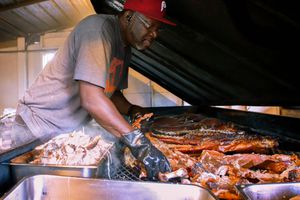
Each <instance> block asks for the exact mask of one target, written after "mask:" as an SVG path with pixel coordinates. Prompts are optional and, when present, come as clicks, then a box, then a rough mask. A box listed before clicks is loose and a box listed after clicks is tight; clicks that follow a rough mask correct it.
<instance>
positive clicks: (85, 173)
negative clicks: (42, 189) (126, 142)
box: [3, 143, 114, 183]
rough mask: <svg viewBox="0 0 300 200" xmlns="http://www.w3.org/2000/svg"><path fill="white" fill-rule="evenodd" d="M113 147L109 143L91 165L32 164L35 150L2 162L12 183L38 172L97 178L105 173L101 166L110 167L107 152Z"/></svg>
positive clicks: (112, 144)
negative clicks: (96, 160)
mask: <svg viewBox="0 0 300 200" xmlns="http://www.w3.org/2000/svg"><path fill="white" fill-rule="evenodd" d="M113 147H114V143H111V144H110V148H107V149H106V152H105V153H104V154H103V156H102V158H101V159H100V161H99V163H98V164H97V165H91V166H68V165H50V164H32V163H30V161H32V160H33V156H34V152H35V150H33V151H29V152H27V153H24V154H22V155H20V156H17V157H15V158H13V159H12V160H10V161H9V162H6V163H3V164H4V165H8V166H9V167H10V170H11V181H12V182H13V183H17V182H18V181H20V180H21V179H22V178H24V177H28V176H33V175H38V174H49V175H61V176H73V177H85V178H98V177H102V176H104V175H103V173H105V172H106V170H105V169H103V168H105V167H110V161H109V158H108V154H109V153H110V150H111V149H112V148H113Z"/></svg>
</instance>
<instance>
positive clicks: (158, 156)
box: [121, 129, 171, 180]
mask: <svg viewBox="0 0 300 200" xmlns="http://www.w3.org/2000/svg"><path fill="white" fill-rule="evenodd" d="M121 140H122V142H123V143H125V144H126V145H127V146H128V147H129V149H130V151H131V153H132V155H133V156H134V157H135V158H136V159H137V160H139V161H140V162H142V163H143V164H144V166H145V168H146V171H147V177H148V178H149V179H151V180H154V179H157V178H158V173H159V172H161V173H165V172H170V171H171V167H170V164H169V162H168V160H167V158H166V157H165V156H164V155H163V154H162V153H161V152H160V151H159V150H158V149H157V148H155V147H154V146H153V145H152V144H151V142H150V141H149V140H148V138H146V137H145V135H144V134H143V133H142V132H141V131H140V130H139V129H136V130H134V131H132V132H129V133H127V134H124V135H123V136H122V137H121Z"/></svg>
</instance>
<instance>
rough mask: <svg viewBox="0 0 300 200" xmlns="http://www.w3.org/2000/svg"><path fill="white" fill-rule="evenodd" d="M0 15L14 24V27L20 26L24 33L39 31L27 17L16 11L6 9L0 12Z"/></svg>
mask: <svg viewBox="0 0 300 200" xmlns="http://www.w3.org/2000/svg"><path fill="white" fill-rule="evenodd" d="M0 17H1V18H2V19H4V20H5V21H6V22H8V23H10V24H12V25H13V26H14V27H18V29H19V30H20V31H21V32H24V33H35V32H37V29H36V27H34V25H33V24H31V23H30V22H28V21H27V20H26V19H23V18H22V17H20V15H18V14H17V13H16V12H14V11H5V12H0Z"/></svg>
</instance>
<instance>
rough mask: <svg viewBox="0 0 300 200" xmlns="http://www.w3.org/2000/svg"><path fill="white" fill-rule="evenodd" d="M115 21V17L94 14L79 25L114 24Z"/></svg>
mask: <svg viewBox="0 0 300 200" xmlns="http://www.w3.org/2000/svg"><path fill="white" fill-rule="evenodd" d="M114 21H115V16H113V15H105V14H92V15H89V16H87V17H85V18H84V19H82V20H81V21H80V23H79V25H82V24H87V25H88V24H91V25H95V24H97V25H101V24H104V23H105V22H111V23H113V22H114Z"/></svg>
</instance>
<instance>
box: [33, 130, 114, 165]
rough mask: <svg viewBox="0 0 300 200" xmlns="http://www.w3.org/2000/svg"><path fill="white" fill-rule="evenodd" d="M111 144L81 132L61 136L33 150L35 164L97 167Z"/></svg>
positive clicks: (98, 137)
mask: <svg viewBox="0 0 300 200" xmlns="http://www.w3.org/2000/svg"><path fill="white" fill-rule="evenodd" d="M111 146H112V144H111V143H108V142H106V141H104V140H103V139H102V138H101V137H100V136H96V137H90V136H88V135H86V134H84V133H83V132H82V131H79V132H73V133H71V134H62V135H59V136H57V137H54V138H53V139H51V140H50V141H48V142H47V143H45V144H43V145H40V146H38V147H36V148H35V150H34V151H36V152H35V153H34V154H35V157H34V160H33V161H32V162H31V163H35V164H53V165H72V166H73V165H97V164H98V163H99V162H100V160H101V159H102V158H103V157H104V156H105V155H106V154H107V152H108V150H109V149H110V148H111Z"/></svg>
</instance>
